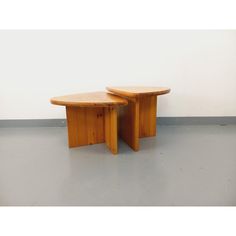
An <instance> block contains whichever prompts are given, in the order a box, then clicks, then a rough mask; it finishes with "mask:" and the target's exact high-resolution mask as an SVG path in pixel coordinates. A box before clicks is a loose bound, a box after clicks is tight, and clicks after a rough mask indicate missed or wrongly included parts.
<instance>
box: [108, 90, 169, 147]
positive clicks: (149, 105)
mask: <svg viewBox="0 0 236 236" xmlns="http://www.w3.org/2000/svg"><path fill="white" fill-rule="evenodd" d="M107 90H108V91H110V92H112V93H114V94H116V95H119V96H122V97H124V98H126V99H128V101H129V103H128V106H125V107H122V108H121V109H119V110H120V111H119V134H120V136H121V138H122V139H123V140H124V141H125V142H126V143H127V144H128V145H129V146H130V147H131V148H132V149H133V150H135V151H138V150H139V138H143V137H151V136H155V135H156V132H157V131H156V113H157V96H159V95H163V94H166V93H169V92H170V89H169V88H163V87H107Z"/></svg>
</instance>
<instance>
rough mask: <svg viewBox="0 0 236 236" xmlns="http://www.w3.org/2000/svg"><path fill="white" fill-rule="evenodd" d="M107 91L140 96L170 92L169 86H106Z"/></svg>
mask: <svg viewBox="0 0 236 236" xmlns="http://www.w3.org/2000/svg"><path fill="white" fill-rule="evenodd" d="M106 89H107V90H108V91H110V92H112V93H114V94H117V95H121V96H125V97H141V96H151V95H156V96H157V95H162V94H166V93H169V92H170V89H169V88H166V87H143V86H140V87H131V86H130V87H107V88H106Z"/></svg>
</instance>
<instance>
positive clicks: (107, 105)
mask: <svg viewBox="0 0 236 236" xmlns="http://www.w3.org/2000/svg"><path fill="white" fill-rule="evenodd" d="M51 103H52V104H55V105H61V106H65V107H66V116H67V128H68V143H69V147H77V146H83V145H89V144H95V143H104V142H105V143H106V144H107V146H108V148H109V149H110V150H111V152H112V153H113V154H116V153H117V152H118V144H117V108H118V107H119V106H123V105H127V104H128V102H127V100H126V99H124V98H121V97H118V96H116V95H112V94H108V93H105V92H94V93H81V94H72V95H67V96H61V97H54V98H52V99H51Z"/></svg>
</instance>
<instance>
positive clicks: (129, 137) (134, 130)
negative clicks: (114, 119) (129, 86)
mask: <svg viewBox="0 0 236 236" xmlns="http://www.w3.org/2000/svg"><path fill="white" fill-rule="evenodd" d="M128 102H129V103H128V105H127V106H124V107H120V109H119V135H120V137H121V138H122V139H123V140H124V141H125V142H126V143H127V144H128V145H129V146H130V147H131V148H132V149H133V150H134V151H138V150H139V99H135V100H129V101H128Z"/></svg>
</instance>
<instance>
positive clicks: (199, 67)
mask: <svg viewBox="0 0 236 236" xmlns="http://www.w3.org/2000/svg"><path fill="white" fill-rule="evenodd" d="M0 82H1V84H0V107H1V111H0V119H41V118H42V119H44V118H64V117H65V112H64V108H63V107H59V106H54V105H51V104H50V103H49V99H50V97H52V96H58V95H64V94H70V93H77V92H86V91H93V90H95V91H98V90H103V89H104V88H105V87H106V86H109V85H113V86H115V85H146V86H168V87H170V88H171V89H172V92H171V93H170V94H168V95H165V96H161V97H160V99H159V101H158V105H159V110H158V115H159V116H236V31H0Z"/></svg>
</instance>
